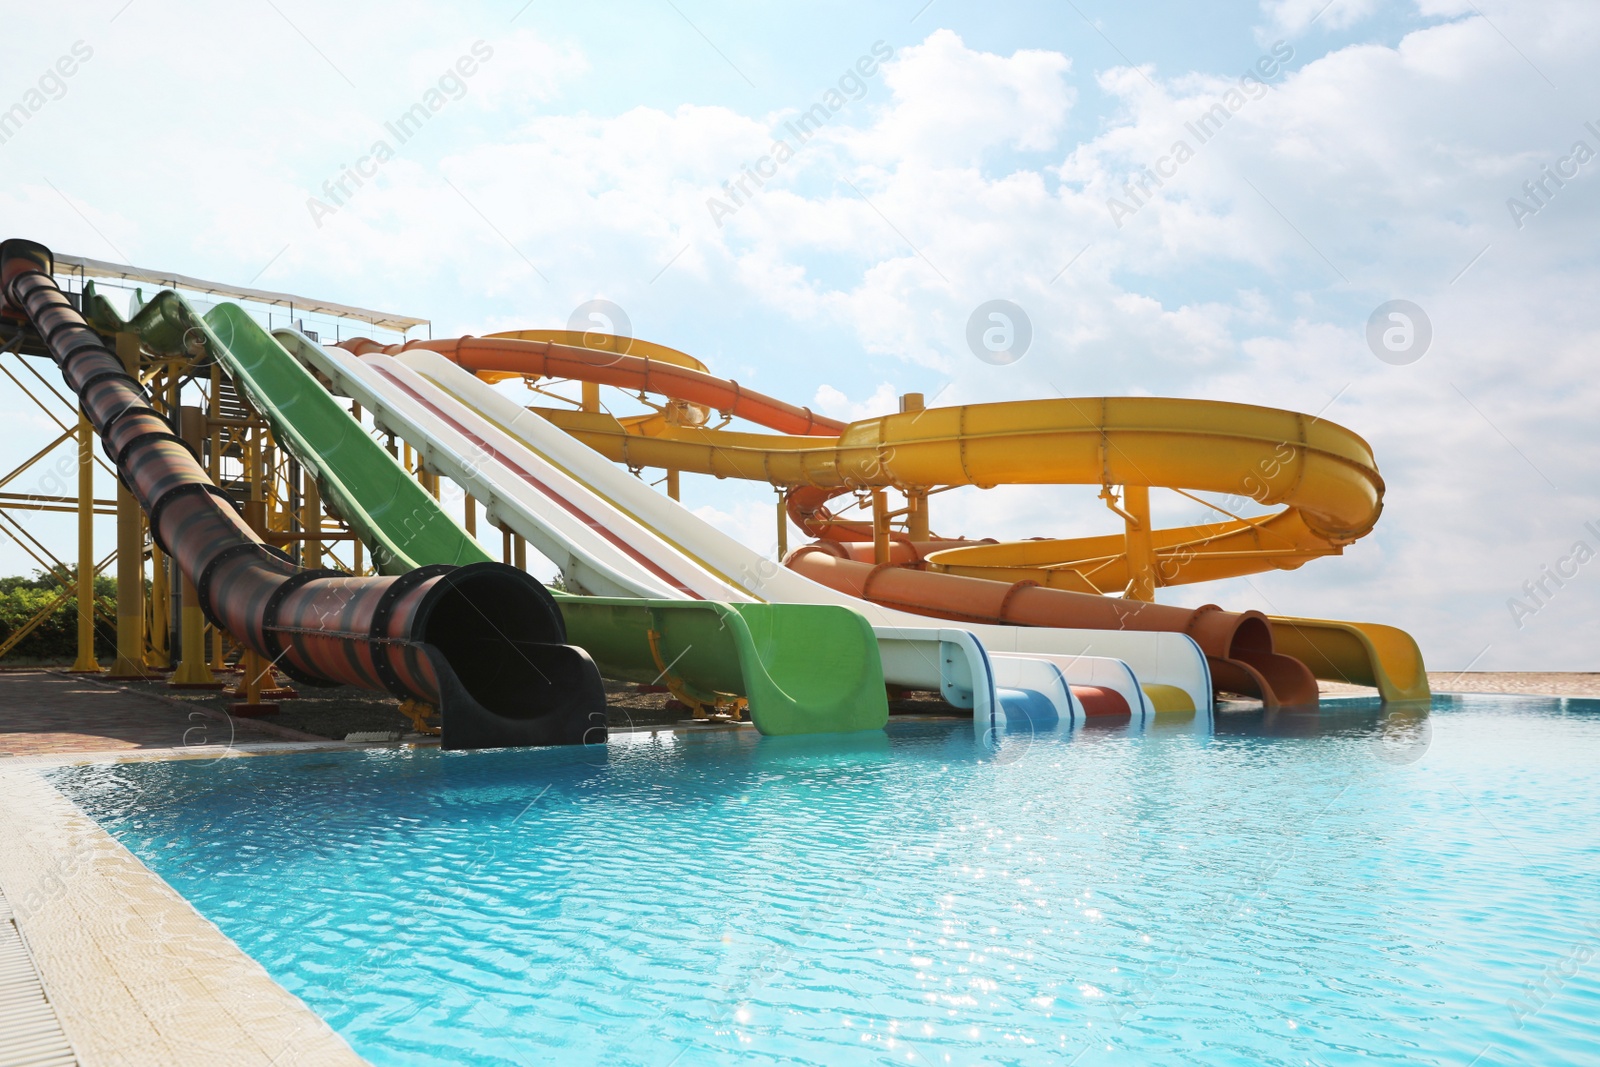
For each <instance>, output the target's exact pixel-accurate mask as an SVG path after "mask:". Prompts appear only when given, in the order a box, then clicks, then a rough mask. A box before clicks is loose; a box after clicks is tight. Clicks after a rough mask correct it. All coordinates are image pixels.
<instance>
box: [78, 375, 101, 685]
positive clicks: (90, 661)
mask: <svg viewBox="0 0 1600 1067" xmlns="http://www.w3.org/2000/svg"><path fill="white" fill-rule="evenodd" d="M72 669H73V671H75V672H81V673H98V672H100V671H101V670H104V668H103V667H101V666H100V661H99V660H98V659H97V658H96V657H95V654H94V427H93V426H92V425H90V423H89V416H88V414H87V413H85V412H84V410H83V408H82V407H81V406H80V407H79V408H78V658H77V660H76V661H75V662H74V663H73V664H72Z"/></svg>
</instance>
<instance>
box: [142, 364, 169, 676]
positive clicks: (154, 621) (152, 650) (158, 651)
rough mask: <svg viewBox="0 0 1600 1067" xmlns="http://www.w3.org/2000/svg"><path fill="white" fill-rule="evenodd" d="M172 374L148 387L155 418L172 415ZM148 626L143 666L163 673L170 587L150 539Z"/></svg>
mask: <svg viewBox="0 0 1600 1067" xmlns="http://www.w3.org/2000/svg"><path fill="white" fill-rule="evenodd" d="M171 374H172V370H171V367H170V365H168V368H167V370H166V371H165V373H161V374H158V376H157V377H156V378H155V380H154V381H152V382H151V383H150V399H151V400H152V401H153V403H152V405H151V406H152V407H154V408H155V409H156V411H157V413H158V414H161V415H164V416H167V417H168V419H169V420H170V418H171V415H172V412H171V410H170V409H169V408H167V391H168V384H167V383H168V380H169V378H170V376H171ZM148 607H149V612H150V623H149V630H148V634H149V636H148V644H149V650H148V651H147V652H146V653H145V666H147V667H152V668H155V669H156V670H166V669H168V668H169V667H171V666H172V654H171V650H170V647H169V645H170V642H171V640H172V583H171V581H170V574H169V573H168V571H167V554H166V553H165V552H163V551H161V546H160V545H157V544H156V543H155V539H154V538H152V539H151V543H150V603H149V605H148Z"/></svg>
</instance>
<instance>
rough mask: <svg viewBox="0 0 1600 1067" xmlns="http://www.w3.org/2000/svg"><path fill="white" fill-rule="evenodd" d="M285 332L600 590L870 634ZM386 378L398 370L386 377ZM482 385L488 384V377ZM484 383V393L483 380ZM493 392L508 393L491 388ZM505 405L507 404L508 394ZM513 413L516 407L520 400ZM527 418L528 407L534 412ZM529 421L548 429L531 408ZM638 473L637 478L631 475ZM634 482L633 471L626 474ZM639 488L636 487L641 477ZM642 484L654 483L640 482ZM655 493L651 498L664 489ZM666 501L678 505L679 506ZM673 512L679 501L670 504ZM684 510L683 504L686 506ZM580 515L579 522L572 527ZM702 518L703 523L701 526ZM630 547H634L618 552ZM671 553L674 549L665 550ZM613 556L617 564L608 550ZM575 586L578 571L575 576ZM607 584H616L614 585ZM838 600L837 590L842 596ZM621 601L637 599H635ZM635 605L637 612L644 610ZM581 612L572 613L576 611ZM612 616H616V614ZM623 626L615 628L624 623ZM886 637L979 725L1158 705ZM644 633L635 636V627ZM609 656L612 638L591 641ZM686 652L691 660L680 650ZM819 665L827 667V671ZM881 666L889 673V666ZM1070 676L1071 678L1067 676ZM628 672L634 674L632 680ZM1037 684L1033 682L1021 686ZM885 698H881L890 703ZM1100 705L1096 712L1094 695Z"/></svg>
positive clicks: (803, 652)
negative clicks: (702, 556)
mask: <svg viewBox="0 0 1600 1067" xmlns="http://www.w3.org/2000/svg"><path fill="white" fill-rule="evenodd" d="M278 337H279V339H280V340H281V341H283V343H284V344H285V346H286V347H288V348H290V350H291V351H293V352H294V353H295V355H296V356H297V357H299V358H301V359H302V360H303V361H304V362H305V363H306V364H307V365H308V366H309V367H311V368H313V369H314V370H315V371H316V372H317V373H318V374H319V376H321V377H322V378H324V379H326V380H327V381H328V383H329V385H330V387H331V388H332V389H333V390H334V391H336V392H339V393H342V394H344V395H349V396H352V397H354V398H355V399H356V400H357V401H358V402H360V403H361V404H362V405H363V406H364V407H366V408H367V409H368V410H369V411H372V412H373V413H374V416H375V417H376V418H377V419H379V421H380V422H381V423H382V424H383V425H385V426H386V427H387V428H390V429H392V430H393V431H395V432H397V433H399V434H400V435H401V436H403V437H405V438H406V439H407V440H409V441H411V442H412V443H413V444H414V445H416V446H417V447H419V448H420V449H421V451H422V453H423V455H424V460H425V462H426V463H428V464H429V466H430V467H432V468H433V469H435V470H437V471H439V472H440V473H443V474H445V475H447V476H449V477H450V478H451V479H452V480H454V481H456V482H457V483H458V484H461V485H463V486H464V487H465V488H467V490H468V491H469V492H471V493H473V495H474V496H476V497H477V498H478V499H480V500H483V501H484V502H485V503H486V504H487V506H488V508H489V516H488V518H489V521H490V522H492V523H495V524H500V525H503V526H505V527H507V528H509V529H512V530H514V531H515V532H517V533H518V534H520V535H521V536H523V537H526V538H527V539H528V540H529V541H530V542H532V543H533V544H534V545H535V547H538V548H540V549H541V551H543V552H545V553H546V554H547V555H548V556H550V557H552V558H553V559H554V560H556V561H557V562H558V564H559V565H560V566H562V567H564V568H565V569H566V570H565V573H567V574H569V575H572V576H574V577H575V579H576V580H579V581H588V582H590V583H594V584H595V585H598V586H601V587H603V588H617V587H621V588H623V589H629V590H632V591H633V592H634V594H635V595H649V592H650V591H652V590H658V589H660V588H661V587H662V585H663V575H665V576H666V578H665V583H664V584H665V585H666V587H667V588H669V589H670V590H671V591H672V592H673V593H674V595H677V596H680V597H683V598H685V601H680V604H683V603H692V602H693V601H694V600H695V599H697V598H699V597H702V596H720V597H723V598H725V599H727V600H730V601H733V602H734V604H735V606H736V608H737V610H738V611H739V612H740V613H741V614H744V615H750V616H752V617H757V618H762V619H772V620H781V619H783V618H784V617H786V616H797V615H799V616H801V617H804V616H803V615H802V613H806V612H810V613H815V614H816V615H817V617H819V618H822V617H827V615H826V613H839V614H841V615H843V616H845V617H847V618H848V619H849V620H850V623H849V625H848V627H841V626H834V627H833V628H832V630H833V636H834V638H835V639H837V636H838V635H839V634H841V633H849V634H852V640H854V636H853V635H854V634H856V633H859V632H860V629H859V628H861V627H865V626H866V622H865V620H864V619H862V617H861V616H859V615H857V614H856V613H854V612H852V611H850V610H849V608H848V607H846V606H844V605H836V604H830V603H826V601H827V599H828V598H825V597H824V598H822V599H823V600H824V603H815V604H763V603H762V602H761V601H759V600H758V599H757V598H754V597H751V596H750V595H749V594H748V593H747V592H746V591H745V590H744V589H742V588H741V587H739V586H738V585H737V584H735V583H733V582H730V581H725V580H723V578H724V577H725V576H718V575H713V574H708V573H704V572H702V573H701V574H699V575H696V574H695V569H697V565H696V568H691V567H689V566H688V562H689V561H688V560H687V559H686V558H685V557H679V558H678V559H677V560H676V566H677V568H678V569H679V570H680V573H682V574H683V575H685V576H686V578H687V581H688V582H697V587H696V586H691V585H689V584H687V582H686V581H684V580H682V579H680V578H678V577H676V576H674V575H672V574H671V573H670V572H668V571H666V570H664V569H663V568H662V567H661V566H660V563H659V561H653V560H651V559H650V558H649V557H648V555H647V554H646V552H647V551H649V550H648V549H647V550H646V551H641V550H639V549H635V548H632V547H630V536H631V538H632V539H635V540H637V541H638V542H640V543H643V544H646V545H653V546H654V549H655V550H656V551H657V555H658V556H661V555H662V553H661V552H660V551H659V550H660V549H661V548H662V547H663V546H661V545H660V544H659V539H657V538H655V537H654V536H653V535H652V534H651V533H650V532H649V531H648V529H641V528H639V526H638V523H637V522H636V520H634V519H633V518H632V516H630V515H628V514H627V513H624V512H621V511H619V510H618V509H616V508H614V507H612V506H611V505H610V504H609V503H608V502H606V501H604V500H601V499H598V498H596V497H595V496H594V495H593V494H591V493H589V492H588V491H587V490H585V489H583V488H582V487H581V486H578V485H575V484H572V483H571V480H570V479H569V478H568V477H567V475H566V474H565V473H564V472H563V471H561V470H560V469H558V468H555V467H553V466H552V465H550V464H548V463H546V462H545V461H544V460H542V459H541V458H540V457H538V456H536V455H534V454H533V453H532V452H529V451H528V450H527V449H526V447H525V446H524V445H523V444H522V443H521V442H519V441H518V440H516V439H514V438H512V437H509V436H507V435H506V434H505V433H504V432H503V431H502V430H501V429H500V428H498V427H496V426H495V425H493V424H492V423H490V422H488V421H486V420H485V419H484V418H483V417H482V416H481V415H480V414H478V413H477V412H475V411H472V410H470V409H467V408H465V407H462V406H461V405H460V404H459V403H458V402H457V401H455V400H454V399H453V398H451V397H449V396H447V395H444V394H442V393H440V392H439V391H438V390H437V389H436V387H435V386H433V385H432V384H431V383H430V382H428V381H427V380H425V379H423V378H420V377H418V376H416V375H415V374H414V373H413V372H411V371H410V370H409V369H408V368H406V367H405V366H403V365H401V364H398V363H395V362H394V361H391V360H387V359H382V360H374V361H372V363H371V364H370V365H369V364H368V363H364V362H362V361H360V360H356V359H355V358H354V357H351V356H349V355H348V354H346V353H345V352H343V351H341V350H338V349H323V348H322V347H321V346H319V345H317V344H316V343H315V342H312V341H310V340H309V339H307V338H305V337H303V336H301V335H297V334H294V333H293V332H292V331H279V332H278ZM385 372H387V373H385ZM474 384H478V385H479V386H480V387H482V386H481V383H474ZM483 388H486V387H483ZM489 392H490V393H491V395H492V396H494V397H497V398H498V396H499V394H497V393H493V391H492V390H489ZM500 399H503V398H500ZM513 407H514V406H513ZM524 414H526V413H524ZM527 419H528V421H529V422H530V423H533V424H536V425H541V424H540V422H539V420H538V419H536V418H534V417H533V416H527ZM547 432H549V433H550V434H552V435H553V436H554V437H555V438H556V439H557V441H558V442H563V443H564V447H567V448H572V449H575V450H576V451H578V452H583V451H584V450H583V448H582V446H579V445H576V444H575V443H573V442H570V441H567V440H566V439H565V438H564V436H563V435H561V434H560V433H559V431H555V430H547ZM590 459H591V461H593V462H595V463H597V464H598V466H599V467H600V468H601V469H603V470H604V471H605V472H606V473H607V474H609V475H612V476H619V475H620V472H617V471H615V470H614V469H612V468H611V467H610V465H609V464H606V463H604V461H602V460H599V459H598V458H597V457H590ZM620 476H621V477H623V478H625V479H627V476H626V475H620ZM627 480H629V481H633V480H632V479H627ZM635 484H636V485H637V483H635ZM640 488H643V487H642V486H641V487H640ZM644 491H645V492H646V493H647V494H648V495H649V496H651V497H655V494H654V493H653V492H651V491H650V490H648V489H644ZM667 503H669V504H671V502H670V501H668V502H667ZM671 506H672V507H674V508H676V507H677V505H676V504H671ZM679 510H681V509H679ZM574 520H576V521H574ZM694 521H698V520H694ZM619 549H626V551H620V550H619ZM671 552H672V550H671V549H670V547H668V548H667V550H666V554H668V555H670V554H671ZM607 557H609V558H607ZM755 562H756V564H757V565H759V566H761V567H764V568H770V569H772V570H780V569H781V568H778V567H777V565H776V564H775V563H773V562H772V561H766V560H759V559H757V560H756V561H755ZM569 580H571V579H569ZM605 583H610V584H605ZM833 599H839V598H833ZM559 602H560V603H561V605H562V607H563V610H565V611H567V612H568V613H569V627H573V628H574V629H573V632H574V633H577V632H578V630H577V628H578V627H581V626H582V625H583V621H582V620H583V618H584V614H583V613H585V612H587V611H589V610H590V605H591V604H594V603H597V601H595V600H592V599H591V598H587V597H584V598H570V597H569V598H562V599H561V600H560V601H559ZM621 603H630V604H635V605H637V604H639V602H638V601H623V602H621ZM635 610H638V609H635ZM574 612H576V613H578V615H577V617H576V618H572V617H571V616H572V613H574ZM614 616H615V612H611V613H609V617H614ZM613 629H615V628H614V627H613ZM768 632H769V633H770V635H771V637H772V641H771V644H770V647H771V649H772V651H773V652H774V654H778V653H781V654H783V655H785V656H786V657H788V662H789V663H790V664H791V665H792V667H793V669H794V670H795V671H796V672H805V673H808V674H809V677H810V678H811V679H812V681H811V682H810V687H811V688H812V689H815V688H817V687H818V686H825V685H826V684H828V683H827V682H826V679H827V678H829V677H830V676H831V675H833V674H835V673H837V672H836V671H834V670H831V669H830V664H829V663H828V662H827V659H826V657H824V656H819V655H818V650H819V648H825V647H826V646H819V645H817V644H814V643H812V642H808V641H805V640H800V639H797V638H799V637H801V636H802V635H797V634H794V633H792V632H790V633H780V632H777V631H770V630H769V631H768ZM866 632H867V634H868V635H869V636H872V635H873V634H874V633H875V636H876V642H875V645H873V644H869V645H868V647H869V649H870V651H871V662H872V663H873V664H874V665H875V666H876V665H877V664H879V663H881V664H883V665H885V666H886V667H889V668H891V673H890V674H889V675H888V676H887V677H888V680H889V681H891V682H897V683H898V684H902V685H906V686H914V687H916V688H935V689H938V690H939V691H941V692H942V693H943V694H944V695H945V697H946V698H947V699H948V700H950V701H951V702H952V703H954V704H956V705H958V706H961V707H971V708H972V709H973V713H974V721H975V723H976V724H979V725H980V726H982V727H983V728H984V729H986V730H993V729H996V728H999V727H1002V726H1003V725H1004V722H1005V720H1006V719H1007V718H1008V717H1009V716H1010V715H1011V714H1013V713H1021V714H1026V715H1028V717H1029V721H1030V722H1040V720H1041V714H1040V709H1041V706H1042V705H1045V706H1048V708H1049V711H1050V715H1049V716H1048V718H1049V719H1054V720H1057V721H1059V720H1070V721H1083V719H1084V718H1085V717H1086V715H1087V714H1088V711H1089V710H1091V709H1092V710H1095V711H1101V712H1104V711H1107V710H1110V709H1111V708H1112V706H1115V708H1117V709H1120V712H1121V714H1122V715H1124V716H1126V715H1127V714H1129V713H1130V710H1135V711H1136V712H1137V713H1138V714H1140V715H1143V714H1144V712H1145V710H1146V708H1145V707H1144V705H1146V704H1147V703H1148V702H1147V701H1146V700H1145V699H1144V697H1143V694H1142V693H1141V692H1140V690H1139V688H1138V686H1137V684H1136V682H1135V681H1134V680H1133V679H1132V675H1131V673H1130V672H1129V671H1128V670H1127V669H1126V667H1125V666H1122V665H1120V664H1119V665H1116V669H1114V670H1108V669H1106V668H1105V667H1103V666H1102V667H1099V668H1097V667H1096V666H1095V663H1094V661H1092V660H1082V661H1079V662H1072V661H1070V660H1068V659H1067V658H1065V657H1063V658H1062V662H1061V663H1055V662H1052V663H1048V664H1045V663H1032V664H1026V665H1022V664H1006V665H1004V666H1003V668H1002V670H1001V671H1000V673H1001V674H1002V675H1003V676H1004V679H1003V680H1010V681H1012V682H1013V683H1014V684H1012V685H997V683H996V678H995V674H996V672H995V669H994V666H993V665H992V661H991V659H990V658H989V657H988V655H987V653H986V652H985V650H984V649H983V647H982V645H980V644H979V643H978V642H977V640H976V639H975V638H974V637H973V636H972V635H971V634H970V633H967V632H966V631H964V630H957V629H953V628H940V627H929V626H927V625H925V624H923V625H919V626H917V627H913V628H902V629H894V630H893V631H892V632H888V631H885V630H884V629H882V628H875V629H874V630H867V631H866ZM592 636H594V637H595V638H597V639H608V640H614V639H615V636H616V635H615V634H608V633H605V632H602V631H594V632H593V633H592ZM633 640H634V641H635V642H637V640H638V638H637V629H636V631H635V636H634V637H633ZM594 647H596V648H598V649H599V653H598V654H599V655H600V656H601V657H602V661H603V662H604V657H605V656H606V655H607V653H606V647H607V646H606V645H605V644H599V645H596V646H594ZM715 647H716V646H715V645H704V644H701V645H694V646H691V645H689V644H685V645H683V648H682V651H679V652H676V653H675V654H674V653H673V650H672V649H661V650H660V651H659V652H657V651H656V649H655V648H654V642H653V641H652V647H651V651H652V653H654V655H653V658H652V662H653V663H654V664H655V665H656V666H661V665H662V664H663V662H664V663H665V666H666V667H670V669H671V672H672V673H676V672H677V671H678V670H679V669H680V663H683V662H688V661H689V660H690V657H705V656H707V655H708V654H709V651H710V650H712V649H714V648H715ZM679 656H681V657H683V659H682V660H680V659H679V658H678V657H679ZM819 668H820V669H819ZM879 670H882V668H879ZM1097 670H1098V672H1099V673H1100V674H1103V675H1105V676H1106V678H1107V684H1105V685H1098V684H1094V681H1093V678H1092V676H1093V675H1094V674H1095V672H1096V671H1097ZM662 673H663V672H662V671H661V670H655V673H654V677H653V678H652V679H641V680H657V681H659V680H660V676H661V674H662ZM1068 673H1071V675H1072V677H1073V679H1074V681H1081V682H1083V684H1081V685H1074V684H1073V682H1069V681H1068V679H1067V675H1068ZM623 676H624V677H630V676H631V675H626V674H625V675H623ZM876 677H877V686H878V690H879V693H880V694H881V693H882V689H883V679H884V675H882V674H881V673H880V674H878V675H877V676H876ZM1024 682H1026V683H1029V685H1028V688H1027V689H1025V690H1024V689H1022V688H1019V686H1020V685H1021V684H1022V683H1024ZM880 699H881V697H880ZM1085 699H1087V700H1088V702H1089V704H1090V706H1091V707H1089V708H1086V706H1085V703H1084V700H1085Z"/></svg>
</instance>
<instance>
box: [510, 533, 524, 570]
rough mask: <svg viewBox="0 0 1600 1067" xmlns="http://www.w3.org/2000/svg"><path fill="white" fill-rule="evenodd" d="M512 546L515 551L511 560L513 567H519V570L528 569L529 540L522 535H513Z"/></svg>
mask: <svg viewBox="0 0 1600 1067" xmlns="http://www.w3.org/2000/svg"><path fill="white" fill-rule="evenodd" d="M511 547H512V551H513V553H514V555H513V557H512V560H511V565H512V566H513V567H515V568H517V570H519V571H525V570H527V569H528V542H526V541H524V540H523V539H522V538H521V537H520V536H518V537H513V538H512V539H511Z"/></svg>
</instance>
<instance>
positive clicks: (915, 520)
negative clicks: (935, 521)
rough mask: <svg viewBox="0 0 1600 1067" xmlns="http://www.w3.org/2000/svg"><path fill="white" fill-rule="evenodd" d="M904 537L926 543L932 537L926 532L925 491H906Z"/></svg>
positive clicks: (926, 497) (926, 496)
mask: <svg viewBox="0 0 1600 1067" xmlns="http://www.w3.org/2000/svg"><path fill="white" fill-rule="evenodd" d="M906 536H907V537H909V538H911V540H913V541H927V540H929V539H930V538H931V537H932V536H933V535H932V534H930V533H929V532H928V491H927V490H926V489H907V490H906Z"/></svg>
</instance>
